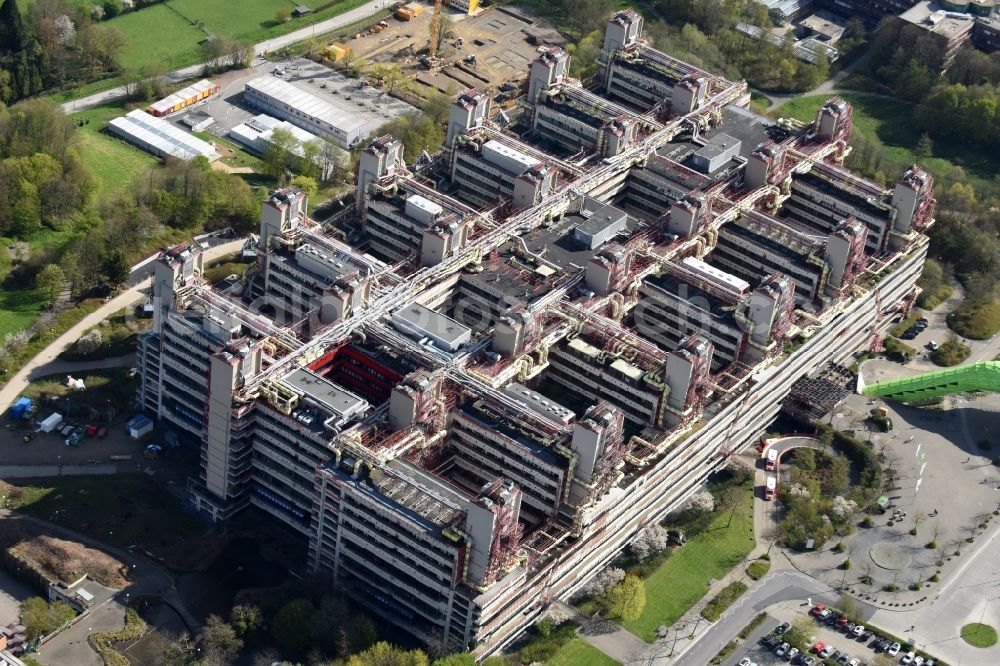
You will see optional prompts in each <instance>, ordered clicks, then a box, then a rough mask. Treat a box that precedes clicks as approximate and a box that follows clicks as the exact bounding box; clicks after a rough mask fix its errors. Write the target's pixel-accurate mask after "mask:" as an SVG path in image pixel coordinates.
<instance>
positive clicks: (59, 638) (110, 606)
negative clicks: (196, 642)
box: [0, 509, 200, 666]
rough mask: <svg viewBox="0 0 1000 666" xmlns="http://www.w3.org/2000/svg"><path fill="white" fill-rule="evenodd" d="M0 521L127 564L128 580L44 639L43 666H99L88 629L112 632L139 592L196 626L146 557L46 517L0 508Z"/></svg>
mask: <svg viewBox="0 0 1000 666" xmlns="http://www.w3.org/2000/svg"><path fill="white" fill-rule="evenodd" d="M0 520H23V521H25V522H30V523H32V524H34V525H37V526H39V527H41V528H43V530H45V533H47V534H51V535H53V536H56V537H59V538H63V539H70V540H72V541H77V542H79V543H82V544H84V545H86V546H89V547H91V548H96V549H97V550H101V551H103V552H106V553H109V554H111V555H113V556H114V557H116V558H118V559H119V560H121V561H122V562H124V563H125V564H126V565H127V566H129V567H130V569H131V571H132V579H133V580H132V583H131V584H130V585H129V586H128V587H125V588H123V589H122V590H119V591H118V592H115V593H114V594H112V595H111V596H110V597H109V598H108V599H107V600H105V601H104V602H103V603H99V604H98V605H96V606H93V607H91V608H90V609H89V611H88V613H87V615H86V616H85V617H83V618H82V619H80V620H79V621H77V622H76V623H75V624H73V625H72V626H70V627H68V628H67V629H65V630H64V631H61V632H60V633H58V634H57V635H55V636H54V637H53V638H52V639H50V640H48V641H46V642H45V644H44V645H42V647H41V648H40V649H39V651H38V654H36V655H35V658H36V659H37V660H38V662H39V663H41V664H44V665H45V666H61V665H63V664H73V665H74V666H101V664H102V661H101V658H100V657H99V656H98V655H97V653H95V652H94V651H93V650H92V649H91V648H90V645H89V644H88V643H87V637H88V636H89V635H90V633H91V632H92V631H116V630H118V629H121V628H122V626H123V625H124V623H125V608H126V604H127V603H128V599H130V598H134V597H138V596H141V595H153V596H159V597H162V598H163V600H164V602H166V603H167V604H168V605H169V606H170V607H171V608H173V609H174V610H175V611H176V612H177V613H178V614H179V615H180V616H181V618H182V619H183V620H184V621H185V623H187V624H188V627H189V629H190V630H191V633H192V634H194V633H196V632H197V631H198V630H199V629H200V625H199V624H198V622H197V620H196V619H195V618H194V617H193V616H192V615H191V613H190V612H189V611H188V609H187V608H186V607H185V606H184V602H183V601H182V600H181V596H180V594H179V593H178V592H177V588H176V587H174V581H173V579H172V578H171V576H170V574H169V573H168V572H167V571H166V570H165V569H164V568H163V567H161V566H160V565H158V564H157V563H155V562H153V561H152V560H150V559H149V558H147V557H142V556H137V555H134V554H133V553H131V552H128V551H125V550H122V549H121V548H115V547H113V546H109V545H108V544H105V543H103V542H101V541H98V540H96V539H93V538H91V537H89V536H87V535H85V534H80V533H79V532H76V531H74V530H71V529H68V528H65V527H62V526H60V525H56V524H53V523H50V522H49V521H47V520H42V519H40V518H35V517H33V516H28V515H25V514H22V513H18V512H16V511H10V510H7V509H0Z"/></svg>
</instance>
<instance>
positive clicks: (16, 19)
mask: <svg viewBox="0 0 1000 666" xmlns="http://www.w3.org/2000/svg"><path fill="white" fill-rule="evenodd" d="M27 41H28V30H27V28H26V27H25V25H24V17H23V16H21V10H20V8H18V6H17V0H3V4H2V5H0V53H17V52H19V51H21V50H22V49H23V48H24V46H25V44H26V43H27Z"/></svg>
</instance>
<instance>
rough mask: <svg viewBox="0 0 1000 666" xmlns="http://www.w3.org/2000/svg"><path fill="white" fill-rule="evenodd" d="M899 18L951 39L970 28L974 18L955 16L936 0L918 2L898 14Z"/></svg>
mask: <svg viewBox="0 0 1000 666" xmlns="http://www.w3.org/2000/svg"><path fill="white" fill-rule="evenodd" d="M899 18H900V20H902V21H906V22H907V23H911V24H913V25H916V26H919V27H921V28H923V29H924V30H926V31H927V32H930V33H933V34H935V35H940V36H942V37H945V38H946V39H949V40H950V39H952V38H954V37H957V36H959V35H962V34H963V33H967V32H969V31H971V30H972V27H973V25H974V24H975V22H976V20H975V17H974V16H972V15H968V16H957V15H955V13H954V12H947V11H945V10H944V8H942V7H941V5H939V4H937V3H936V2H928V1H927V0H923V2H918V3H917V4H915V5H913V6H912V7H910V8H909V9H907V10H906V11H905V12H903V13H902V14H900V15H899Z"/></svg>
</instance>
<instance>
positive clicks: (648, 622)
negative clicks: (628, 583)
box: [622, 484, 754, 643]
mask: <svg viewBox="0 0 1000 666" xmlns="http://www.w3.org/2000/svg"><path fill="white" fill-rule="evenodd" d="M751 492H752V488H751V486H750V485H749V484H748V485H747V486H746V495H747V496H746V498H745V500H744V501H743V502H742V503H741V504H740V506H739V508H738V509H737V510H736V513H735V514H732V512H731V511H719V512H718V514H717V515H716V516H715V517H714V519H713V520H712V522H711V524H710V525H709V526H708V528H707V529H706V530H705V531H704V532H702V533H700V534H698V535H697V536H695V537H692V538H691V539H689V540H688V542H687V544H685V545H684V546H682V547H681V548H679V549H677V551H675V552H674V554H673V555H672V556H671V557H670V559H668V560H667V561H666V562H664V564H663V565H662V566H661V567H660V568H659V569H657V570H656V572H654V573H653V575H651V576H650V577H649V578H647V579H646V608H645V609H644V610H643V612H642V615H640V616H639V618H638V619H636V620H634V621H632V622H623V623H622V625H623V626H624V627H625V628H626V629H628V630H629V631H631V632H632V633H634V634H636V635H637V636H639V637H640V638H642V639H643V640H645V641H647V642H649V643H652V642H653V641H654V640H656V630H657V628H659V627H660V626H661V625H666V626H668V627H669V626H670V625H672V624H673V623H674V622H676V621H677V620H678V619H680V617H681V616H682V615H684V613H686V612H687V611H688V610H689V609H690V608H691V607H692V606H694V605H695V604H696V603H697V602H698V600H699V599H701V598H702V597H703V596H705V593H706V592H708V582H709V581H710V580H713V579H719V578H722V577H723V576H725V575H726V574H727V573H729V571H730V570H732V568H733V567H735V566H737V565H738V564H740V563H741V562H742V561H743V559H744V558H745V557H746V556H747V554H748V553H749V552H750V551H751V550H752V549H753V546H754V539H753V501H752V496H751ZM730 514H732V515H733V520H732V525H730V526H729V527H726V525H727V524H729V516H730Z"/></svg>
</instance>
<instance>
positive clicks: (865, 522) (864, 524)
mask: <svg viewBox="0 0 1000 666" xmlns="http://www.w3.org/2000/svg"><path fill="white" fill-rule="evenodd" d="M873 525H875V521H874V520H872V517H871V516H865V519H864V520H862V521H861V527H872V526H873Z"/></svg>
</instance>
